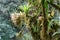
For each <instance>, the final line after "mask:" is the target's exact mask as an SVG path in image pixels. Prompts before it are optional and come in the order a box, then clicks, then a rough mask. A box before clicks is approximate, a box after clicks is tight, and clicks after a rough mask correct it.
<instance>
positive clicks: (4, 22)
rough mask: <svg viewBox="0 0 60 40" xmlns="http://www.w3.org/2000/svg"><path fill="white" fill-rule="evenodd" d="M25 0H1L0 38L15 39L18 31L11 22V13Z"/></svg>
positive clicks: (3, 39)
mask: <svg viewBox="0 0 60 40" xmlns="http://www.w3.org/2000/svg"><path fill="white" fill-rule="evenodd" d="M22 3H24V1H23V0H0V40H13V39H11V38H13V37H14V36H15V34H16V33H17V31H16V29H15V28H14V25H13V24H12V23H11V19H10V14H11V13H12V12H15V11H16V10H17V9H16V8H17V7H18V6H19V5H22Z"/></svg>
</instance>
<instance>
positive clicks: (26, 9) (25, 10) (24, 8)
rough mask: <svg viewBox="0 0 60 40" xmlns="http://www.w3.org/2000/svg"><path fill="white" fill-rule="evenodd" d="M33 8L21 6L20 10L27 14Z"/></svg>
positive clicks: (27, 5)
mask: <svg viewBox="0 0 60 40" xmlns="http://www.w3.org/2000/svg"><path fill="white" fill-rule="evenodd" d="M30 8H31V5H29V4H26V5H23V6H19V7H18V9H20V10H22V11H23V12H25V13H26V14H27V13H28V12H29V9H30Z"/></svg>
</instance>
